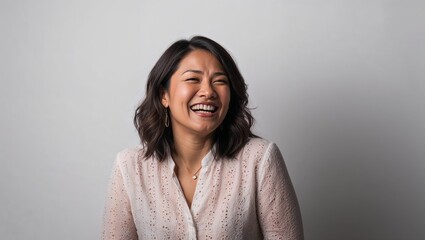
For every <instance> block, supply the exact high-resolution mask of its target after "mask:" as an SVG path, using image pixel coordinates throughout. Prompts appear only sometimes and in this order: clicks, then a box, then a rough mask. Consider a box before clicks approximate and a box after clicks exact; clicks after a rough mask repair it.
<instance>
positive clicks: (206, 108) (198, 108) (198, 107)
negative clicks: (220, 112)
mask: <svg viewBox="0 0 425 240" xmlns="http://www.w3.org/2000/svg"><path fill="white" fill-rule="evenodd" d="M190 109H192V111H194V112H209V113H214V112H216V111H217V109H218V108H217V107H216V106H213V105H207V104H195V105H193V106H191V107H190Z"/></svg>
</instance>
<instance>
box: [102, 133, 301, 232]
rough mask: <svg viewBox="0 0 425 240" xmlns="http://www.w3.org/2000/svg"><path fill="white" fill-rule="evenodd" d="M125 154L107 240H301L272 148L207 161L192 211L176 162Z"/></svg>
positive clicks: (264, 145) (255, 143) (254, 146)
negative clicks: (175, 168) (176, 171)
mask: <svg viewBox="0 0 425 240" xmlns="http://www.w3.org/2000/svg"><path fill="white" fill-rule="evenodd" d="M142 156H143V149H142V147H141V146H139V147H136V148H130V149H126V150H124V151H122V152H120V153H119V154H118V156H117V159H116V161H115V166H114V169H113V174H112V177H111V181H110V185H109V192H108V196H107V199H106V205H105V212H104V222H103V233H102V239H126V240H129V239H291V240H292V239H297V240H298V239H303V230H302V223H301V216H300V211H299V207H298V202H297V199H296V196H295V192H294V189H293V187H292V184H291V180H290V178H289V175H288V172H287V169H286V167H285V163H284V161H283V158H282V155H281V153H280V151H279V149H278V148H277V146H276V145H275V144H274V143H270V142H268V141H267V140H264V139H259V138H252V139H250V140H249V142H248V143H247V144H246V146H245V147H244V148H243V150H242V151H241V152H240V153H239V154H238V155H237V157H236V158H235V159H218V160H214V158H213V154H212V153H211V151H210V152H209V153H208V154H207V155H206V156H205V157H204V159H203V160H202V169H201V171H200V173H199V178H198V182H197V185H196V190H195V195H194V196H193V201H192V205H191V206H190V207H189V206H188V204H187V202H186V199H185V197H184V195H183V192H182V189H181V186H180V183H179V181H178V179H177V176H176V175H175V173H174V167H175V164H174V161H173V160H172V158H171V157H169V158H167V159H166V160H165V161H163V162H159V161H158V160H157V159H154V158H149V159H144V158H143V157H142Z"/></svg>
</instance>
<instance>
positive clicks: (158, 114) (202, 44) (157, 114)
mask: <svg viewBox="0 0 425 240" xmlns="http://www.w3.org/2000/svg"><path fill="white" fill-rule="evenodd" d="M196 49H202V50H206V51H208V52H210V53H212V54H213V55H214V56H215V57H216V58H217V60H218V61H219V62H220V63H221V65H222V66H223V69H224V71H225V73H226V74H227V77H228V79H229V82H230V103H229V109H228V112H227V114H226V117H225V118H224V120H223V122H222V124H221V125H220V126H219V127H218V128H217V129H216V130H215V133H214V135H213V136H214V143H215V144H216V148H215V152H214V156H215V158H220V157H227V158H234V157H235V155H236V154H237V153H238V152H239V151H240V150H241V149H242V148H243V147H244V145H245V144H246V143H247V142H248V140H249V138H250V137H257V136H256V135H254V134H253V133H252V132H251V127H252V125H253V123H254V118H253V117H252V115H251V112H250V109H249V108H248V107H247V105H248V93H247V86H246V84H245V80H244V79H243V77H242V75H241V73H240V72H239V70H238V67H237V66H236V63H235V61H234V60H233V59H232V57H231V56H230V54H229V53H228V52H227V51H226V50H225V49H224V48H223V47H222V46H220V45H219V44H218V43H216V42H215V41H213V40H211V39H209V38H206V37H203V36H195V37H193V38H192V39H190V40H179V41H177V42H175V43H173V44H172V45H171V46H170V47H169V48H168V49H167V50H166V51H165V52H164V53H163V54H162V56H161V57H160V58H159V60H158V62H156V64H155V66H154V67H153V68H152V70H151V72H150V73H149V77H148V81H147V84H146V95H145V99H144V100H143V102H142V103H141V104H140V106H139V107H137V109H136V113H135V116H134V125H135V127H136V129H137V131H138V133H139V136H140V139H141V142H142V144H143V146H144V151H145V153H144V157H146V158H148V157H151V156H154V157H156V158H157V159H158V160H160V161H162V160H164V159H165V158H166V157H167V156H168V155H169V154H171V152H172V151H174V145H173V132H172V125H170V126H169V127H168V128H166V127H165V124H164V122H165V115H166V114H165V113H166V111H167V110H166V109H165V108H164V106H163V105H162V104H161V98H162V94H163V92H164V91H165V90H167V89H168V87H169V82H170V79H171V76H172V75H173V74H174V72H175V71H176V70H177V68H178V67H179V63H180V61H181V60H182V59H183V58H184V57H185V56H186V55H188V54H189V53H190V52H191V51H193V50H196Z"/></svg>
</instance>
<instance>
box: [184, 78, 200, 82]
mask: <svg viewBox="0 0 425 240" xmlns="http://www.w3.org/2000/svg"><path fill="white" fill-rule="evenodd" d="M186 81H187V82H199V79H198V78H188V79H186Z"/></svg>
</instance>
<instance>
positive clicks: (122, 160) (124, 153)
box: [115, 145, 144, 171]
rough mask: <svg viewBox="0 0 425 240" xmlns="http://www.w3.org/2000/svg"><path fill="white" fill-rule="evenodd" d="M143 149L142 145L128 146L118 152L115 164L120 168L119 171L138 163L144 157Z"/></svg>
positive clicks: (126, 169)
mask: <svg viewBox="0 0 425 240" xmlns="http://www.w3.org/2000/svg"><path fill="white" fill-rule="evenodd" d="M143 155H144V149H143V147H142V145H137V146H134V147H129V148H125V149H123V150H121V151H120V152H118V154H117V157H116V160H115V165H116V166H117V167H119V168H120V169H121V171H128V170H129V169H132V168H134V167H135V166H137V165H139V163H140V162H141V160H142V159H143V158H144V157H143Z"/></svg>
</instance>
